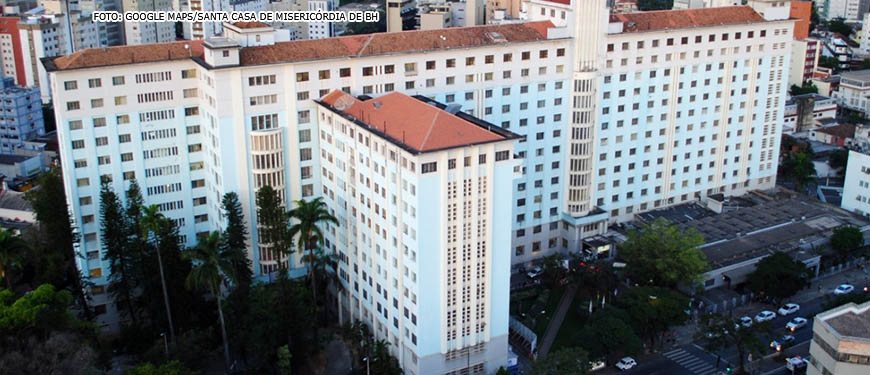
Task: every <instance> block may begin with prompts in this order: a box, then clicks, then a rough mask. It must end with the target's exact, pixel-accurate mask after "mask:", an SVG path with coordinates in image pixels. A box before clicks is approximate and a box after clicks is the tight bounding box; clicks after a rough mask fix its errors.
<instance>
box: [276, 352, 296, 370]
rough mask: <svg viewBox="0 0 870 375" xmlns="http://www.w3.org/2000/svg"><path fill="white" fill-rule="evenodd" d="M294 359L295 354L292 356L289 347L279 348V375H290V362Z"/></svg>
mask: <svg viewBox="0 0 870 375" xmlns="http://www.w3.org/2000/svg"><path fill="white" fill-rule="evenodd" d="M292 359H293V354H290V348H289V347H288V346H287V345H284V346H281V347H279V348H278V374H280V375H290V374H291V373H292V372H291V371H290V368H291V367H290V363H291V362H290V360H292Z"/></svg>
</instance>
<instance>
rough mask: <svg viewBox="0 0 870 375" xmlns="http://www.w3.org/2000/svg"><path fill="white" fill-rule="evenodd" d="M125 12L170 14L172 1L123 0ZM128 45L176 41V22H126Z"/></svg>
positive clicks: (125, 29)
mask: <svg viewBox="0 0 870 375" xmlns="http://www.w3.org/2000/svg"><path fill="white" fill-rule="evenodd" d="M122 7H123V9H124V11H125V12H168V11H171V10H172V1H170V0H152V1H138V0H123V6H122ZM124 35H125V37H126V44H128V45H135V44H151V43H167V42H174V41H175V23H174V22H124Z"/></svg>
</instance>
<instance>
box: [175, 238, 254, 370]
mask: <svg viewBox="0 0 870 375" xmlns="http://www.w3.org/2000/svg"><path fill="white" fill-rule="evenodd" d="M221 239H222V236H221V233H220V232H212V233H211V234H209V235H208V236H207V237H203V238H202V239H200V240H199V242H198V243H197V244H196V247H193V248H190V249H188V251H187V252H185V253H184V257H185V258H187V259H189V260H191V261H193V262H194V264H195V265H194V267H193V269H191V270H190V274H189V275H187V280H186V285H187V288H188V289H193V288H207V289H208V290H209V292H211V294H212V295H213V296H214V297H215V299H216V300H217V307H218V317H220V323H221V336H222V337H223V340H224V360H225V361H226V363H225V365H226V368H229V367H230V343H229V341H228V340H227V328H226V323H225V322H224V310H223V307H222V298H221V286H223V285H224V283H229V282H231V281H232V282H236V271H235V267H234V265H235V264H236V262H237V261H238V259H237V258H238V254H240V253H239V252H237V251H234V250H232V249H229V248H227V247H226V246H223V244H222V243H221Z"/></svg>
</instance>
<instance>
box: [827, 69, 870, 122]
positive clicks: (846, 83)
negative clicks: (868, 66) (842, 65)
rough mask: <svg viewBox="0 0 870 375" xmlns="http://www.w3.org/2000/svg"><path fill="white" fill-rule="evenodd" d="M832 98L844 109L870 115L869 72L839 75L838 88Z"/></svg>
mask: <svg viewBox="0 0 870 375" xmlns="http://www.w3.org/2000/svg"><path fill="white" fill-rule="evenodd" d="M834 98H836V99H837V100H838V101H839V102H840V106H842V107H844V108H847V109H850V110H853V111H858V112H861V113H864V114H868V113H870V70H857V71H851V72H842V73H840V86H839V89H838V90H837V92H836V93H835V94H834Z"/></svg>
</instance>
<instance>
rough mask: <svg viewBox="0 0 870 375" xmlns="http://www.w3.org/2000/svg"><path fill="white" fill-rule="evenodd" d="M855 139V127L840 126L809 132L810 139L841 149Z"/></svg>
mask: <svg viewBox="0 0 870 375" xmlns="http://www.w3.org/2000/svg"><path fill="white" fill-rule="evenodd" d="M854 138H855V125H852V124H840V125H835V126H829V127H825V128H818V129H814V130H812V131H810V139H812V140H815V141H819V142H822V143H826V144H829V145H833V146H839V147H843V146H845V145H846V144H850V143H852V140H853V139H854Z"/></svg>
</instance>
